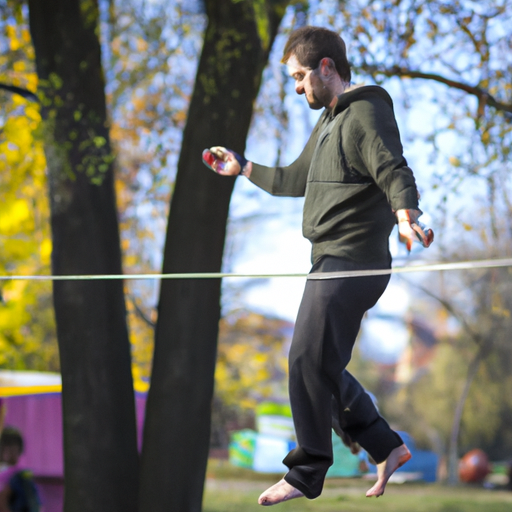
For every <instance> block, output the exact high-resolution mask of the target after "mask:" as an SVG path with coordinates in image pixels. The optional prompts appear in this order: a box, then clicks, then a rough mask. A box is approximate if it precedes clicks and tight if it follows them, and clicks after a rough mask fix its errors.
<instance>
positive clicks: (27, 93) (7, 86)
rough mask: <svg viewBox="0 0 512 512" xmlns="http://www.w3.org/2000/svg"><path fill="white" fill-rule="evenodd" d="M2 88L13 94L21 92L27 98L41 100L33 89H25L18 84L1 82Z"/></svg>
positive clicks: (0, 86) (0, 87)
mask: <svg viewBox="0 0 512 512" xmlns="http://www.w3.org/2000/svg"><path fill="white" fill-rule="evenodd" d="M0 89H5V90H6V91H9V92H12V93H13V94H19V95H20V96H23V97H24V98H27V100H32V101H37V102H38V101H39V99H38V97H37V96H36V95H35V93H33V92H32V91H29V90H28V89H23V88H22V87H17V86H16V85H10V84H5V83H3V82H0Z"/></svg>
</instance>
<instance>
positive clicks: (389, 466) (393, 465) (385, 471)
mask: <svg viewBox="0 0 512 512" xmlns="http://www.w3.org/2000/svg"><path fill="white" fill-rule="evenodd" d="M411 457H412V455H411V452H410V451H409V450H408V448H407V446H405V444H403V445H401V446H399V447H398V448H395V449H394V450H393V451H392V452H391V453H390V454H389V457H388V458H387V459H386V460H385V461H384V462H381V463H380V464H377V482H375V485H374V486H373V487H372V488H371V489H369V490H368V491H367V492H366V497H367V498H371V497H372V496H377V498H378V497H379V496H382V495H383V494H384V490H385V489H386V484H387V483H388V480H389V477H390V476H391V475H392V474H393V473H394V472H395V471H396V470H397V469H398V468H399V467H400V466H403V465H404V464H405V463H406V462H407V461H408V460H409V459H410V458H411Z"/></svg>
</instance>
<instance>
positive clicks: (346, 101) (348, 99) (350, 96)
mask: <svg viewBox="0 0 512 512" xmlns="http://www.w3.org/2000/svg"><path fill="white" fill-rule="evenodd" d="M368 96H373V97H375V96H380V97H381V98H382V99H384V100H385V101H386V102H387V103H388V104H389V106H390V107H391V108H393V100H392V99H391V96H390V95H389V94H388V93H387V92H386V90H385V89H383V88H382V87H379V86H378V85H363V86H360V87H355V88H353V89H350V90H348V91H347V92H344V93H343V94H340V95H339V96H338V98H337V101H336V104H335V105H334V107H333V109H332V115H337V114H339V113H340V112H343V110H345V109H346V108H347V107H349V106H350V104H351V103H354V102H355V101H359V100H361V99H363V98H366V97H368Z"/></svg>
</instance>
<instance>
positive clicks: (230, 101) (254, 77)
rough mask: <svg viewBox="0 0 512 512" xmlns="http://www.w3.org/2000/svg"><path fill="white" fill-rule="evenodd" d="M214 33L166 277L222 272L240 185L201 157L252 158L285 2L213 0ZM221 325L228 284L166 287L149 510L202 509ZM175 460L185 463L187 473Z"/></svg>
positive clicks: (202, 70) (149, 440) (150, 409)
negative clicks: (217, 153) (259, 97)
mask: <svg viewBox="0 0 512 512" xmlns="http://www.w3.org/2000/svg"><path fill="white" fill-rule="evenodd" d="M205 4H206V12H207V15H208V26H207V28H206V32H205V36H204V46H203V51H202V54H201V58H200V61H199V66H198V70H197V76H196V82H195V87H194V92H193V94H192V99H191V102H190V107H189V112H188V117H187V124H186V126H185V131H184V134H183V141H182V146H181V153H180V159H179V162H178V173H177V176H176V183H175V188H174V193H173V197H172V201H171V208H170V214H169V224H168V228H167V238H166V244H165V250H164V263H163V271H164V272H215V271H219V270H220V268H221V264H222V253H223V247H224V237H225V230H226V221H227V216H228V207H229V200H230V196H231V192H232V189H233V185H234V180H233V179H223V178H222V177H219V176H216V175H215V174H213V173H211V172H210V173H208V172H205V171H206V169H205V168H204V166H203V164H202V163H201V160H200V155H201V152H202V150H203V149H204V148H206V147H209V146H211V145H214V144H217V143H222V144H224V145H226V146H227V147H230V148H232V149H234V150H235V151H238V152H240V153H243V152H244V149H245V139H246V136H247V132H248V129H249V125H250V121H251V116H252V108H253V103H254V100H255V98H256V94H257V92H258V89H259V86H260V82H261V74H262V71H263V68H264V66H265V64H266V62H267V59H268V55H269V51H270V48H271V45H272V42H273V40H274V38H275V35H276V32H277V29H278V26H279V23H280V21H281V18H282V16H283V15H284V11H285V7H286V4H287V1H268V2H259V1H258V2H232V1H231V0H225V1H220V2H219V1H207V2H206V3H205ZM219 318H220V280H198V279H195V280H172V281H171V280H168V281H163V282H162V285H161V291H160V300H159V306H158V321H157V327H156V336H155V353H154V360H153V372H152V376H151V387H150V390H149V394H148V402H147V409H146V423H145V428H144V448H143V454H142V480H141V510H143V511H149V510H151V511H154V512H156V511H158V510H176V511H180V512H183V511H195V510H200V509H201V501H202V489H203V485H204V476H205V471H206V462H207V457H208V447H209V439H210V421H209V417H210V407H211V400H212V396H213V376H214V368H215V358H216V341H217V333H218V323H219ZM169 461H180V464H179V467H178V466H173V465H172V464H170V463H169Z"/></svg>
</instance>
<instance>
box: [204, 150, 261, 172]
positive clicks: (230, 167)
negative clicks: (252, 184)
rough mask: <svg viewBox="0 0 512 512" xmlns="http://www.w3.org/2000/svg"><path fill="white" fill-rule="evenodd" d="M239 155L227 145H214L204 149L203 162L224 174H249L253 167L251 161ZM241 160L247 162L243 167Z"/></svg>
mask: <svg viewBox="0 0 512 512" xmlns="http://www.w3.org/2000/svg"><path fill="white" fill-rule="evenodd" d="M237 156H238V155H236V153H235V152H234V151H231V150H229V149H227V148H225V147H222V146H213V147H211V148H210V149H205V150H204V151H203V162H204V163H205V165H206V166H207V167H209V168H210V169H212V170H213V171H215V172H216V173H217V174H220V175H222V176H238V175H239V174H244V175H245V176H248V175H249V174H250V170H251V169H252V165H251V163H250V162H247V161H246V160H245V159H243V157H240V156H238V158H237ZM240 161H245V162H246V165H244V168H243V169H242V166H241V163H240Z"/></svg>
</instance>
